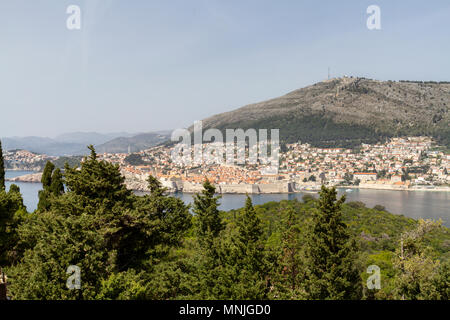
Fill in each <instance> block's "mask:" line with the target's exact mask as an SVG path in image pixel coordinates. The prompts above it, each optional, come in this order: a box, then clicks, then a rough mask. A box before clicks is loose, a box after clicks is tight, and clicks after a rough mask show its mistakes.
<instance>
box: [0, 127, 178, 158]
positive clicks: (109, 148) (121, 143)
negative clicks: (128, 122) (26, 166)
mask: <svg viewBox="0 0 450 320" xmlns="http://www.w3.org/2000/svg"><path fill="white" fill-rule="evenodd" d="M168 137H169V133H168V132H165V131H162V132H154V133H142V134H131V133H126V132H118V133H108V134H102V133H97V132H74V133H66V134H62V135H59V136H57V137H56V138H53V139H52V138H45V137H6V138H1V141H2V146H3V148H4V149H5V150H16V149H23V150H28V151H31V152H35V153H40V154H47V155H50V156H72V155H84V154H86V153H87V148H86V147H87V146H88V145H90V144H93V145H94V146H95V147H96V149H97V150H98V152H99V153H104V152H107V153H119V152H128V148H129V147H130V149H131V151H132V152H137V151H140V150H143V149H146V148H150V147H152V146H154V145H156V144H158V143H159V142H160V141H161V140H162V141H164V140H167V139H168Z"/></svg>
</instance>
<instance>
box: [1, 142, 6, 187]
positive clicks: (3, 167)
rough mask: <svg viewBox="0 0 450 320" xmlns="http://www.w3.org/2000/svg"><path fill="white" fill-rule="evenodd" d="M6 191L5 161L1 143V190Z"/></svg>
mask: <svg viewBox="0 0 450 320" xmlns="http://www.w3.org/2000/svg"><path fill="white" fill-rule="evenodd" d="M2 189H5V161H4V160H3V149H2V142H1V141H0V190H2Z"/></svg>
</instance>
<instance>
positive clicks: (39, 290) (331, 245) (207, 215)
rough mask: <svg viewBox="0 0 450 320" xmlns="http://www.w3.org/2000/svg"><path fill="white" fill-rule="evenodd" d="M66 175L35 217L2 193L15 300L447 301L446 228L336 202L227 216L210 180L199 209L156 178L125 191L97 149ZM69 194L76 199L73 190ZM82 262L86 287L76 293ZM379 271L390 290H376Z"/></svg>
mask: <svg viewBox="0 0 450 320" xmlns="http://www.w3.org/2000/svg"><path fill="white" fill-rule="evenodd" d="M90 149H91V155H90V156H89V157H87V158H86V159H84V161H83V162H82V163H81V167H80V168H74V167H70V166H69V165H67V166H66V168H65V170H64V174H63V177H62V175H61V172H60V171H59V170H58V169H55V168H54V167H53V166H52V165H50V164H49V165H48V169H47V172H46V174H45V175H44V176H45V178H44V176H43V182H45V183H44V191H47V194H46V196H47V197H46V198H45V201H46V205H45V206H41V207H40V208H39V209H38V210H36V211H35V212H34V213H26V210H25V208H24V206H23V203H22V199H21V196H20V190H18V188H17V187H11V188H10V190H9V192H6V191H4V190H1V191H0V237H1V238H0V250H1V251H0V266H1V267H5V268H6V272H7V275H8V277H9V294H10V295H11V297H12V298H13V299H361V298H362V299H448V296H449V284H450V272H449V266H450V265H449V261H450V245H449V244H450V234H449V230H448V229H447V228H444V227H441V226H440V225H439V224H438V223H434V222H427V221H419V222H418V221H415V220H413V219H408V218H405V217H403V216H397V215H392V214H390V213H388V212H386V211H385V210H384V208H381V207H376V208H374V209H369V208H366V207H365V206H364V204H362V203H347V204H345V203H344V202H345V199H344V198H341V199H337V198H336V191H335V190H334V189H327V188H325V187H323V188H322V191H321V193H320V197H319V199H318V200H316V199H314V198H313V197H311V196H307V197H304V199H303V202H300V201H297V200H293V201H281V202H279V203H276V202H269V203H266V204H264V205H260V206H253V204H252V202H251V200H250V198H247V200H246V203H245V205H244V207H243V208H242V209H239V210H231V211H229V212H223V211H220V210H219V209H218V208H219V204H220V197H218V196H216V195H215V188H214V186H213V185H211V184H210V183H209V182H208V181H206V182H205V183H204V190H203V191H202V192H201V193H200V194H198V195H196V196H195V198H194V203H193V206H192V212H189V210H190V207H189V206H186V205H185V204H184V203H183V202H182V201H181V200H180V199H177V198H175V197H172V196H170V195H168V194H167V193H166V190H165V189H164V188H163V187H162V185H161V183H160V182H159V181H158V180H157V179H155V178H154V177H151V176H150V177H149V179H148V184H149V188H150V190H151V193H150V194H149V195H144V196H137V195H134V194H133V193H132V192H131V191H130V190H128V189H127V188H126V187H125V184H124V178H123V177H122V176H121V174H120V171H119V167H118V166H116V165H112V164H110V163H107V162H104V161H99V160H98V159H97V155H96V153H95V150H94V149H93V148H92V147H90ZM64 186H65V189H66V191H65V192H64ZM71 265H76V266H78V267H79V268H80V271H81V289H80V290H69V289H68V288H67V287H66V281H67V280H68V277H69V275H68V274H67V273H66V271H67V269H68V267H69V266H71ZM369 265H377V266H379V267H380V269H381V289H368V288H367V285H366V280H367V278H368V276H369V274H368V273H367V272H366V270H367V267H368V266H369Z"/></svg>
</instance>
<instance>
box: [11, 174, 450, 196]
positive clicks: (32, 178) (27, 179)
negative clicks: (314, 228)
mask: <svg viewBox="0 0 450 320" xmlns="http://www.w3.org/2000/svg"><path fill="white" fill-rule="evenodd" d="M7 171H23V170H7ZM41 178H42V172H35V173H30V174H26V175H22V176H18V177H14V178H6V179H5V181H8V182H22V183H40V182H41ZM233 186H234V185H230V187H233ZM236 186H239V187H236ZM244 186H245V187H247V186H248V187H253V186H254V185H242V184H241V185H235V186H234V187H236V188H232V189H234V191H230V188H223V186H222V187H220V186H219V188H218V190H219V192H218V193H219V194H296V193H312V194H314V193H317V192H319V191H320V187H318V186H305V189H297V188H292V189H294V190H293V191H284V192H283V191H278V190H277V191H271V192H269V191H267V190H265V191H266V192H264V190H261V189H259V188H258V191H256V190H255V191H256V192H251V191H253V190H252V189H250V190H245V191H246V192H245V191H244V190H242V189H241V187H244ZM129 187H130V189H131V190H132V191H135V192H147V190H142V188H133V186H129ZM134 187H136V185H135V186H134ZM191 187H193V188H191V189H190V190H188V191H183V190H176V191H174V190H169V193H178V192H181V193H186V194H195V193H197V192H198V191H200V189H201V185H198V186H194V185H192V186H191ZM334 187H335V188H336V189H351V190H353V189H358V190H359V189H361V190H387V191H407V192H417V191H422V192H450V187H439V186H438V187H417V186H414V187H410V188H405V187H395V186H393V185H377V184H364V185H362V186H361V185H360V186H354V185H352V186H334ZM306 188H308V189H309V190H308V189H306ZM197 189H198V190H197ZM239 189H241V190H242V191H241V190H239ZM289 189H290V188H289ZM248 191H250V192H248Z"/></svg>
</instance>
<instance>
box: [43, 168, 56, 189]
mask: <svg viewBox="0 0 450 320" xmlns="http://www.w3.org/2000/svg"><path fill="white" fill-rule="evenodd" d="M54 169H55V165H54V164H53V163H51V162H50V161H47V163H46V164H45V168H44V172H43V173H42V178H41V182H42V186H43V188H44V190H47V189H49V188H50V186H51V184H52V174H53V170H54Z"/></svg>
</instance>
